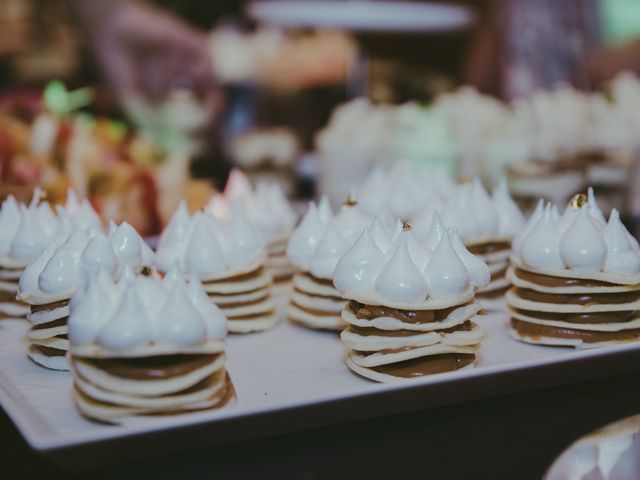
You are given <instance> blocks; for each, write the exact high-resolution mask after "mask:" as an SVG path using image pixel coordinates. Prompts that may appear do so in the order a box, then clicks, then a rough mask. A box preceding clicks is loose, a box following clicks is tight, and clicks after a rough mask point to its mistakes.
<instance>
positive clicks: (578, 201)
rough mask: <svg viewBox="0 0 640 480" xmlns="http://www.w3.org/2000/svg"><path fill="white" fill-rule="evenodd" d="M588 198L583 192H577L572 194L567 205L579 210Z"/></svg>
mask: <svg viewBox="0 0 640 480" xmlns="http://www.w3.org/2000/svg"><path fill="white" fill-rule="evenodd" d="M588 200H589V198H588V197H587V196H586V195H585V194H584V193H578V194H576V195H574V196H573V198H572V199H571V201H570V202H569V205H571V208H573V209H574V210H580V209H581V208H582V207H583V206H584V205H585V204H586V203H587V201H588Z"/></svg>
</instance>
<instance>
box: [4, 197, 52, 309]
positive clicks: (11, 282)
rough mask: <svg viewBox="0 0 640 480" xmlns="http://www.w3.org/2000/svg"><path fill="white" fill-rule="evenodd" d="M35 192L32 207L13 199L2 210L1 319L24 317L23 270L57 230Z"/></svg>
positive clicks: (27, 307) (49, 208) (47, 210)
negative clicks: (20, 293) (20, 282)
mask: <svg viewBox="0 0 640 480" xmlns="http://www.w3.org/2000/svg"><path fill="white" fill-rule="evenodd" d="M39 195H40V192H39V191H38V190H36V192H35V194H34V197H33V200H32V201H31V203H30V205H29V206H27V205H24V204H18V202H17V201H16V200H15V198H14V197H13V196H9V197H8V198H7V199H6V200H5V201H4V202H2V208H1V209H0V317H1V318H3V319H18V318H24V316H25V315H26V314H27V313H28V312H29V306H28V305H26V304H25V303H23V302H21V301H19V300H17V299H16V294H17V293H18V279H19V278H20V275H21V274H22V271H23V270H24V268H25V267H26V266H27V265H29V263H31V262H32V261H33V260H34V259H35V258H36V257H37V256H38V254H39V253H40V252H41V251H42V249H43V248H44V246H45V245H46V243H47V240H48V239H49V238H51V236H52V235H53V232H54V231H55V229H56V225H57V220H56V217H55V215H54V214H53V212H52V210H51V207H50V206H49V204H48V203H47V202H42V203H38V202H39Z"/></svg>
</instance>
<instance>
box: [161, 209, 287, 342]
mask: <svg viewBox="0 0 640 480" xmlns="http://www.w3.org/2000/svg"><path fill="white" fill-rule="evenodd" d="M265 258H266V251H265V246H264V244H263V243H262V241H261V239H260V237H259V235H258V233H257V232H256V231H255V229H254V228H253V227H252V225H251V224H250V223H249V222H248V221H247V219H246V218H245V216H244V215H243V213H242V212H241V211H236V212H234V214H233V215H232V216H231V218H230V219H229V220H227V221H223V220H216V219H215V218H214V216H213V215H212V214H211V213H208V212H197V213H196V214H195V215H193V216H191V215H189V212H188V211H187V207H186V204H185V203H184V202H183V203H181V204H180V206H179V207H178V210H177V211H176V212H175V213H174V215H173V217H172V218H171V221H170V222H169V225H167V227H166V228H165V230H164V231H163V232H162V235H161V236H160V239H159V241H158V248H157V252H156V265H157V267H158V269H159V270H160V271H162V272H168V271H169V270H170V269H171V268H172V267H173V266H174V264H177V266H178V268H179V269H180V271H181V272H182V273H183V274H184V275H186V276H191V275H196V277H197V278H198V279H199V280H200V281H201V282H202V283H203V286H204V289H205V291H206V292H207V295H209V298H210V299H211V301H212V302H214V303H215V304H216V305H218V307H220V309H221V310H222V312H223V313H224V315H225V317H227V319H228V320H229V331H230V332H233V333H249V332H257V331H262V330H268V329H270V328H272V327H273V326H275V324H276V323H277V322H278V315H277V312H276V309H275V306H274V304H273V301H272V298H271V285H272V280H271V275H270V274H269V271H268V270H267V269H266V268H265V266H264V262H265Z"/></svg>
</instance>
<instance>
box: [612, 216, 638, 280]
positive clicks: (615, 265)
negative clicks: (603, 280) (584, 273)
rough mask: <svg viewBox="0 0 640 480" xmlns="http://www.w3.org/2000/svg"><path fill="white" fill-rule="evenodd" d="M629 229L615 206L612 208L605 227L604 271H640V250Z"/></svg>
mask: <svg viewBox="0 0 640 480" xmlns="http://www.w3.org/2000/svg"><path fill="white" fill-rule="evenodd" d="M628 234H629V231H628V230H627V229H626V227H625V226H624V225H623V224H622V222H621V221H620V214H619V213H618V210H616V209H615V208H614V209H613V210H611V214H610V215H609V221H608V222H607V225H606V226H605V228H604V241H605V243H606V245H607V256H606V259H605V262H604V268H603V271H605V272H608V273H619V274H622V275H637V274H638V273H640V252H639V251H638V248H637V247H635V246H634V245H633V244H632V243H631V242H630V241H629V238H628Z"/></svg>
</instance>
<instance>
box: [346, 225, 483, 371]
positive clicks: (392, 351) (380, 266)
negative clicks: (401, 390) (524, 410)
mask: <svg viewBox="0 0 640 480" xmlns="http://www.w3.org/2000/svg"><path fill="white" fill-rule="evenodd" d="M405 228H406V230H405V231H403V232H401V233H400V234H399V235H398V238H397V239H396V241H395V242H394V244H393V245H392V246H391V248H389V250H388V251H387V253H384V252H383V251H382V250H381V249H380V248H379V247H378V245H377V243H376V240H375V239H374V237H373V235H372V234H371V231H370V230H369V229H367V230H365V231H364V232H363V233H362V235H361V237H360V238H359V240H358V241H357V243H356V244H355V245H354V246H353V247H352V248H351V249H350V250H349V251H348V252H347V253H346V254H345V255H344V256H343V257H342V258H341V259H340V261H339V262H338V265H337V267H336V270H335V276H334V283H335V286H336V288H338V290H339V291H340V293H341V295H342V296H343V297H344V298H346V299H348V300H349V303H348V304H347V306H346V308H345V309H344V311H343V312H342V318H343V319H344V320H345V322H347V323H348V325H349V326H348V327H347V328H346V329H345V330H344V331H343V332H342V334H341V338H342V341H343V343H344V344H345V346H346V347H347V348H348V355H347V365H348V366H349V368H350V369H351V370H353V371H354V372H355V373H357V374H359V375H361V376H363V377H366V378H369V379H371V380H375V381H379V382H396V381H404V380H408V379H413V378H418V377H422V376H425V375H429V374H434V373H442V372H449V371H453V370H458V369H461V368H464V367H469V366H472V365H473V364H474V362H475V361H476V352H477V350H478V347H479V345H480V341H481V339H482V336H483V333H482V330H481V329H480V327H478V325H476V323H474V321H473V320H474V318H475V316H476V315H477V314H478V313H480V312H481V310H482V307H481V306H480V304H478V303H477V302H475V300H474V296H475V290H476V288H478V287H483V286H485V285H486V284H487V283H488V281H489V271H488V268H487V265H486V264H485V263H484V262H483V261H482V259H480V258H479V257H476V256H475V255H473V254H472V253H470V252H469V251H468V250H467V249H466V248H465V247H464V245H463V244H462V242H461V241H460V239H459V237H458V235H457V233H456V232H455V231H454V230H450V231H448V232H444V231H435V229H434V235H438V236H440V239H439V241H438V243H437V246H436V249H435V251H431V250H430V249H429V248H428V247H427V246H424V245H422V244H420V243H419V242H417V241H416V239H415V237H412V235H411V231H410V230H409V227H408V226H407V227H405Z"/></svg>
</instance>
